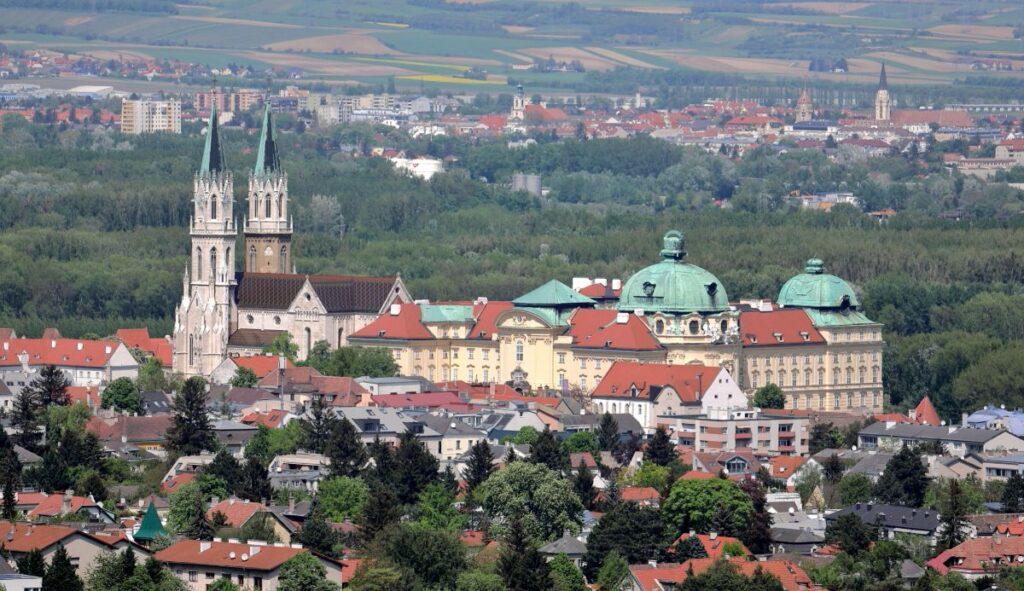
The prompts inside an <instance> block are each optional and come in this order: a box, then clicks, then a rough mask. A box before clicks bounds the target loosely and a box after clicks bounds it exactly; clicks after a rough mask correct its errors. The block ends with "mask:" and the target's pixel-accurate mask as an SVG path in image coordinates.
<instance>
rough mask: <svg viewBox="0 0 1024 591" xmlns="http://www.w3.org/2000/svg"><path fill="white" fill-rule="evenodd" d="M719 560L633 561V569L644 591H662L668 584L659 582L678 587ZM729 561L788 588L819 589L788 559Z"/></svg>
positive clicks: (747, 573) (798, 590)
mask: <svg viewBox="0 0 1024 591" xmlns="http://www.w3.org/2000/svg"><path fill="white" fill-rule="evenodd" d="M715 562H717V560H715V559H714V558H695V559H693V560H687V561H686V562H684V563H682V564H674V563H664V564H656V565H651V564H632V565H630V566H629V572H630V574H631V575H633V578H634V579H635V580H636V582H637V583H639V587H640V591H661V589H664V588H665V587H664V586H663V585H660V584H659V582H665V583H671V584H674V585H675V586H676V587H677V588H678V586H679V583H682V582H683V581H684V580H686V577H687V576H688V573H690V572H692V573H693V574H695V575H700V574H701V573H703V572H704V571H706V570H707V569H709V568H711V566H712V565H714V564H715ZM729 562H730V563H731V564H733V565H735V566H736V568H738V569H739V571H740V572H741V573H742V574H743V575H744V576H746V577H750V576H751V575H753V574H754V572H756V571H757V569H758V568H760V569H761V570H762V571H764V572H766V573H768V574H771V575H773V576H774V577H776V578H777V579H779V582H780V583H782V588H783V589H784V590H785V591H809V590H810V589H814V588H816V587H815V586H814V583H813V582H812V581H811V578H810V577H808V576H807V573H805V572H804V570H803V569H802V568H800V567H799V566H798V565H797V564H795V563H793V562H790V561H788V560H766V561H748V560H746V559H745V558H730V559H729Z"/></svg>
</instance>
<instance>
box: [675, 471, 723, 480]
mask: <svg viewBox="0 0 1024 591" xmlns="http://www.w3.org/2000/svg"><path fill="white" fill-rule="evenodd" d="M713 478H718V475H717V474H712V473H710V472H699V471H697V470H690V471H689V472H687V473H685V474H683V475H682V476H680V477H679V480H711V479H713Z"/></svg>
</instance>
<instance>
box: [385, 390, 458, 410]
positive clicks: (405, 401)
mask: <svg viewBox="0 0 1024 591" xmlns="http://www.w3.org/2000/svg"><path fill="white" fill-rule="evenodd" d="M370 399H371V400H373V404H374V406H380V407H385V408H443V409H447V410H452V411H459V412H473V411H475V410H476V407H475V406H473V405H472V404H468V403H466V402H464V401H463V400H462V399H461V398H459V395H458V394H456V393H455V392H420V393H418V394H379V395H377V396H371V397H370Z"/></svg>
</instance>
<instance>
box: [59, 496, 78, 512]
mask: <svg viewBox="0 0 1024 591" xmlns="http://www.w3.org/2000/svg"><path fill="white" fill-rule="evenodd" d="M74 494H75V491H73V490H67V491H65V492H64V497H63V498H62V499H61V500H60V512H61V513H62V514H65V513H70V512H71V497H72V496H74Z"/></svg>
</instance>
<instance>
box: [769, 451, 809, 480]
mask: <svg viewBox="0 0 1024 591" xmlns="http://www.w3.org/2000/svg"><path fill="white" fill-rule="evenodd" d="M806 461H807V458H803V457H800V456H777V457H774V458H772V459H771V461H770V462H769V463H768V471H769V472H770V473H771V475H772V478H778V479H779V480H786V479H787V478H789V477H790V476H792V475H793V474H794V473H795V472H796V471H797V470H799V469H800V467H801V466H803V465H804V463H805V462H806Z"/></svg>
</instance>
